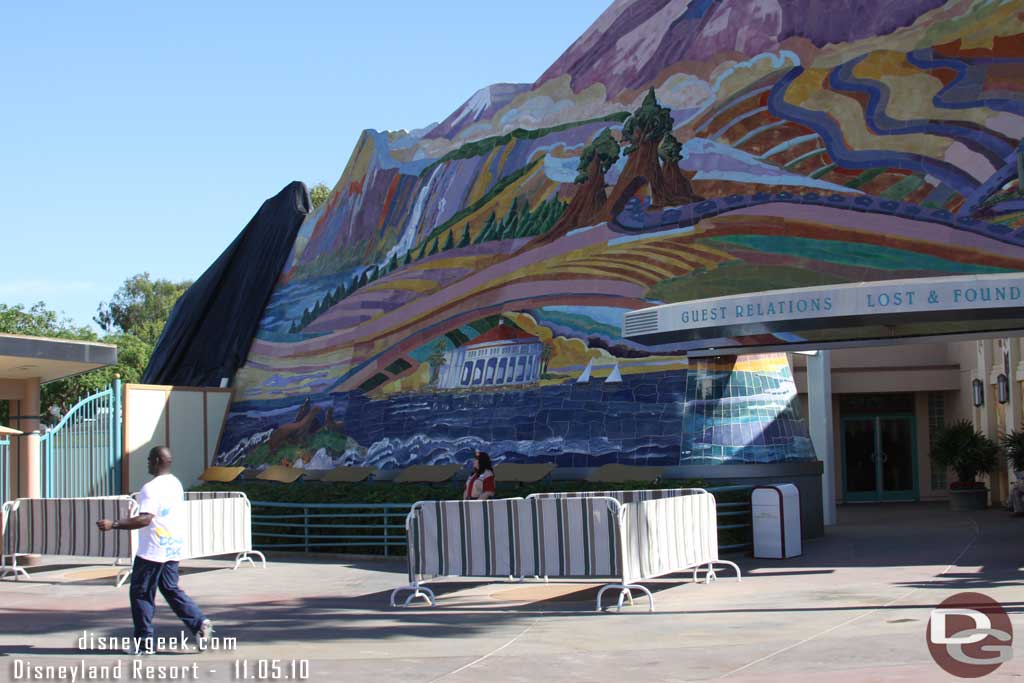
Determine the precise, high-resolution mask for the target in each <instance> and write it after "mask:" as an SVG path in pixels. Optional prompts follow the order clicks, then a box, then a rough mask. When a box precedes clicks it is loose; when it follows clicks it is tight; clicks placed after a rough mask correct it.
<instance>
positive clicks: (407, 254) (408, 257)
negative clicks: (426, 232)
mask: <svg viewBox="0 0 1024 683" xmlns="http://www.w3.org/2000/svg"><path fill="white" fill-rule="evenodd" d="M410 263H412V249H410V250H409V251H407V252H405V260H404V261H402V264H403V265H406V266H407V265H409V264H410Z"/></svg>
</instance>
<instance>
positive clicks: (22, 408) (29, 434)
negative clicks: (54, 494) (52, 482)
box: [18, 377, 43, 498]
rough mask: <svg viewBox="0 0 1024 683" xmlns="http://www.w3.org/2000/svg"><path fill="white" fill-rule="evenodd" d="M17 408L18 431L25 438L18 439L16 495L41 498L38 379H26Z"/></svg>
mask: <svg viewBox="0 0 1024 683" xmlns="http://www.w3.org/2000/svg"><path fill="white" fill-rule="evenodd" d="M22 386H23V389H22V395H21V403H20V405H19V406H18V410H19V412H18V414H19V416H20V418H19V419H18V429H20V430H21V431H23V432H24V433H25V436H23V437H21V438H19V439H18V442H19V443H18V495H19V496H20V497H22V498H41V497H42V495H43V490H42V472H41V469H42V463H41V462H40V458H39V378H38V377H33V378H31V379H26V380H25V381H24V384H23V385H22Z"/></svg>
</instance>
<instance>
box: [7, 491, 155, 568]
mask: <svg viewBox="0 0 1024 683" xmlns="http://www.w3.org/2000/svg"><path fill="white" fill-rule="evenodd" d="M138 512H139V507H138V504H137V503H136V502H135V500H133V499H132V498H131V497H129V496H103V497H96V498H16V499H15V500H11V501H8V502H6V503H4V505H3V512H2V515H3V521H2V531H3V557H2V558H0V563H2V566H3V572H2V573H0V577H6V576H8V575H10V574H14V577H15V579H17V578H18V575H19V574H23V575H25V576H28V572H26V571H25V570H24V569H23V568H22V567H19V566H18V556H19V555H63V556H70V557H95V558H103V559H112V560H114V561H115V563H117V562H118V561H119V560H128V561H129V562H130V561H131V560H132V559H133V558H134V557H135V547H136V544H137V539H138V532H137V531H131V532H129V533H118V532H103V531H100V530H99V529H98V528H97V527H96V520H98V519H125V518H127V517H134V516H136V515H137V514H138ZM130 572H131V569H129V568H125V569H122V570H121V571H120V572H119V573H118V575H117V585H118V586H120V585H122V584H123V583H124V581H125V579H126V578H127V577H128V574H129V573H130Z"/></svg>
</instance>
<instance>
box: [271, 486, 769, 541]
mask: <svg viewBox="0 0 1024 683" xmlns="http://www.w3.org/2000/svg"><path fill="white" fill-rule="evenodd" d="M752 488H753V486H744V485H730V486H714V487H710V488H706V489H704V490H706V491H707V492H708V493H711V494H722V493H738V492H741V491H750V490H751V489H752ZM251 502H252V508H253V515H252V520H253V521H252V526H253V532H252V535H253V539H254V545H256V546H257V547H258V548H260V549H262V550H274V549H286V548H301V549H302V550H303V551H304V552H310V549H311V548H323V547H329V548H342V549H344V548H366V549H370V550H373V551H378V552H380V551H382V554H383V555H384V556H390V555H391V548H394V547H398V548H404V547H405V545H406V526H405V521H406V515H408V513H409V511H410V510H411V509H412V508H413V505H414V503H310V502H294V503H285V502H276V501H275V502H271V501H258V500H254V501H251ZM717 507H718V508H726V509H725V510H719V512H718V517H719V519H727V520H729V521H732V520H733V519H735V518H743V519H745V521H743V522H739V523H731V524H719V525H718V530H719V531H723V530H730V531H732V530H737V529H749V528H750V527H751V521H750V501H749V499H748V500H746V501H729V502H723V503H717ZM265 510H270V511H271V512H267V511H265ZM277 510H280V512H276V511H277ZM296 510H299V511H300V512H296ZM257 511H258V512H257ZM338 518H343V520H339V521H337V522H335V523H321V522H317V521H315V520H323V519H338ZM352 520H366V522H352ZM369 520H379V521H376V522H371V521H369ZM355 529H363V530H366V531H367V532H368V533H365V534H359V533H356V534H351V533H340V534H330V533H322V532H323V531H330V530H337V531H342V532H344V531H349V530H355ZM290 530H294V532H293V533H287V531H290ZM311 531H312V532H314V533H310V532H311ZM374 532H376V533H374ZM258 539H273V540H275V541H276V540H278V539H280V540H293V541H294V542H290V543H279V542H273V543H261V542H259V540H258ZM750 545H751V544H750V542H749V541H747V542H745V543H732V544H726V545H722V544H720V545H719V546H718V548H719V550H721V551H731V550H742V549H744V548H749V547H750Z"/></svg>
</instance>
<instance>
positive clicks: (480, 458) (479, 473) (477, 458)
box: [463, 450, 494, 500]
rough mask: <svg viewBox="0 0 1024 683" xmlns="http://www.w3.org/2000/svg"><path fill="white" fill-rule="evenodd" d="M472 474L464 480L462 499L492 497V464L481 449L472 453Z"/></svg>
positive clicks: (489, 457) (485, 498)
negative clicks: (464, 486)
mask: <svg viewBox="0 0 1024 683" xmlns="http://www.w3.org/2000/svg"><path fill="white" fill-rule="evenodd" d="M473 458H474V460H473V474H471V475H470V476H469V479H467V480H466V491H465V495H463V499H464V500H487V499H488V498H494V466H493V465H492V464H491V456H489V455H487V454H486V453H484V452H483V451H479V450H478V451H476V452H475V453H473Z"/></svg>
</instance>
